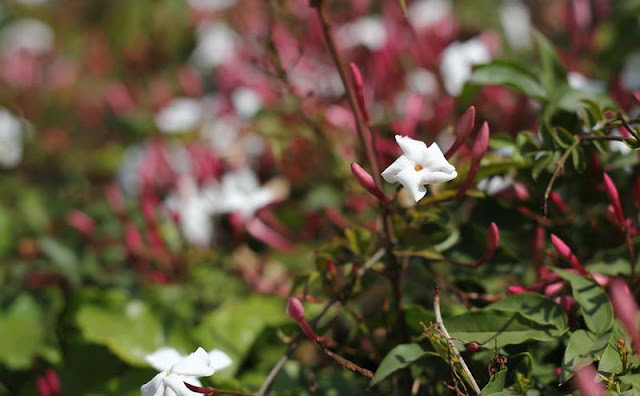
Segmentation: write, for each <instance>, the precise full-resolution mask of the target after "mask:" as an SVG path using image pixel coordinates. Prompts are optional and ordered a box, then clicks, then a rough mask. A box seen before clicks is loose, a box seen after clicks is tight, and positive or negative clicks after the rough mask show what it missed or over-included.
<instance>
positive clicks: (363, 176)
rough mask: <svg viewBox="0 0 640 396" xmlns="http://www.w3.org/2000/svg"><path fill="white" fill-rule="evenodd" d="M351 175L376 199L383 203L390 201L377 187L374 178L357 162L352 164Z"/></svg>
mask: <svg viewBox="0 0 640 396" xmlns="http://www.w3.org/2000/svg"><path fill="white" fill-rule="evenodd" d="M351 173H353V175H354V176H355V177H356V180H357V181H358V183H359V184H360V185H361V186H362V187H363V188H364V189H365V190H367V191H369V192H370V193H371V194H372V195H373V196H374V197H376V198H378V199H379V200H381V201H385V202H386V201H388V198H387V197H386V196H385V195H384V193H383V192H382V191H381V190H380V189H379V188H378V186H376V183H375V181H374V180H373V177H372V176H371V175H370V174H369V173H368V172H367V171H366V170H364V169H363V168H362V167H361V166H360V165H358V164H356V163H355V162H352V163H351Z"/></svg>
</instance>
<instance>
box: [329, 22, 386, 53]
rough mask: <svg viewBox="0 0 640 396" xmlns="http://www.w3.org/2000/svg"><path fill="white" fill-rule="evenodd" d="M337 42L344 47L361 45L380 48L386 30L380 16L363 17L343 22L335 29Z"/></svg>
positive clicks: (375, 48)
mask: <svg viewBox="0 0 640 396" xmlns="http://www.w3.org/2000/svg"><path fill="white" fill-rule="evenodd" d="M336 35H337V39H338V42H339V43H340V44H341V45H343V46H344V47H346V48H350V47H355V46H356V45H363V46H365V47H367V48H369V49H370V50H377V49H379V48H382V46H384V45H385V43H386V42H387V31H386V30H385V28H384V23H383V21H382V19H381V18H376V17H363V18H360V19H357V20H356V21H354V22H351V23H348V24H345V25H343V26H341V27H340V28H339V29H338V30H337V33H336Z"/></svg>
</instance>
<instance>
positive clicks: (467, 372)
mask: <svg viewBox="0 0 640 396" xmlns="http://www.w3.org/2000/svg"><path fill="white" fill-rule="evenodd" d="M433 311H434V313H435V316H436V323H435V324H436V328H437V329H438V330H440V332H441V333H442V335H443V336H444V337H445V338H446V339H447V343H448V344H449V349H450V350H451V351H452V352H453V354H454V356H455V357H456V358H457V359H458V362H459V363H460V367H461V368H462V371H464V373H465V375H466V376H467V378H468V379H469V382H471V386H472V387H473V390H474V392H476V395H480V394H481V391H480V387H479V386H478V383H477V382H476V379H475V378H474V377H473V374H471V370H469V367H468V366H467V363H465V361H464V359H463V358H462V355H461V354H460V351H459V350H458V348H456V345H455V344H454V343H453V340H452V339H451V336H450V335H449V332H448V331H447V328H446V327H444V322H443V321H442V314H441V313H440V292H439V291H438V289H436V290H434V292H433Z"/></svg>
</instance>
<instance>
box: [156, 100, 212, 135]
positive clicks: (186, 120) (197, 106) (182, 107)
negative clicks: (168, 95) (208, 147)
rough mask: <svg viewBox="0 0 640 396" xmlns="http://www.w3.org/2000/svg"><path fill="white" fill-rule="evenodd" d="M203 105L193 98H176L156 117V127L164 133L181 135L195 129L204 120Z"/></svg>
mask: <svg viewBox="0 0 640 396" xmlns="http://www.w3.org/2000/svg"><path fill="white" fill-rule="evenodd" d="M202 114H203V111H202V104H201V103H200V101H198V100H195V99H191V98H175V99H173V100H172V101H171V102H170V103H169V104H167V105H166V106H165V107H163V108H162V109H161V110H160V111H159V112H158V114H156V117H155V123H156V127H157V128H158V129H159V130H160V131H161V132H164V133H181V132H187V131H190V130H193V129H195V128H196V127H197V126H198V124H199V123H200V121H201V120H202Z"/></svg>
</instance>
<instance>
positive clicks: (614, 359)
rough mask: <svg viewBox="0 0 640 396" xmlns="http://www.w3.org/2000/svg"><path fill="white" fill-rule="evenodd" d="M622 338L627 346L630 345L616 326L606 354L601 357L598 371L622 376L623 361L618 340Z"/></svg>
mask: <svg viewBox="0 0 640 396" xmlns="http://www.w3.org/2000/svg"><path fill="white" fill-rule="evenodd" d="M620 338H622V339H623V340H625V342H626V345H627V346H628V345H630V340H629V338H628V337H626V335H625V333H624V332H623V331H622V330H621V329H620V327H619V326H618V325H617V324H614V326H613V330H612V331H611V335H610V336H609V339H608V341H607V346H606V348H605V350H604V353H603V354H602V356H601V357H600V363H598V371H601V372H606V373H614V374H620V373H621V372H622V370H623V367H622V359H620V350H619V349H618V340H619V339H620Z"/></svg>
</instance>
